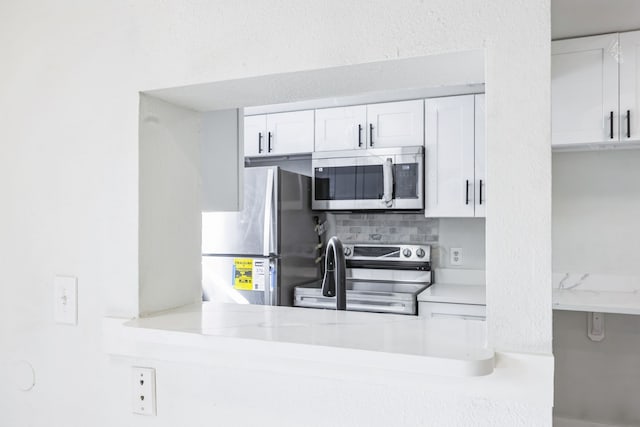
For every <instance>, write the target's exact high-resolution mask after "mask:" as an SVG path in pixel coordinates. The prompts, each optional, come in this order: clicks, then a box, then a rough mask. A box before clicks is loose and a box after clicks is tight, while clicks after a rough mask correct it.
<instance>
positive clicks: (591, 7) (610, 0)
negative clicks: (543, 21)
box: [551, 0, 640, 40]
mask: <svg viewBox="0 0 640 427" xmlns="http://www.w3.org/2000/svg"><path fill="white" fill-rule="evenodd" d="M629 30H640V0H551V37H552V39H553V40H557V39H566V38H570V37H579V36H588V35H594V34H603V33H615V32H618V31H629Z"/></svg>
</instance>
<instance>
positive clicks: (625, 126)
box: [620, 31, 640, 140]
mask: <svg viewBox="0 0 640 427" xmlns="http://www.w3.org/2000/svg"><path fill="white" fill-rule="evenodd" d="M620 52H621V55H623V56H622V57H621V58H622V61H621V62H620V139H621V140H625V139H629V140H640V31H631V32H628V33H620Z"/></svg>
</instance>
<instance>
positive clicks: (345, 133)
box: [315, 105, 367, 151]
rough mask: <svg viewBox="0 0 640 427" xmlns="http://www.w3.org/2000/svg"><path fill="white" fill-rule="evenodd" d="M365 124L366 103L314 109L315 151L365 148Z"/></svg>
mask: <svg viewBox="0 0 640 427" xmlns="http://www.w3.org/2000/svg"><path fill="white" fill-rule="evenodd" d="M366 126H367V107H366V105H355V106H352V107H337V108H323V109H320V110H316V139H315V151H334V150H356V149H358V148H366V146H367V145H366V144H367V141H366V139H367V136H366Z"/></svg>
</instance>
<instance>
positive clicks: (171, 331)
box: [105, 302, 494, 376]
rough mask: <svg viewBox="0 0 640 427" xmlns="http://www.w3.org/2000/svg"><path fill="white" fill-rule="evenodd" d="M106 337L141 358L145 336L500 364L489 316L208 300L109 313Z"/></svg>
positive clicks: (451, 369)
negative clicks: (138, 313) (123, 316)
mask: <svg viewBox="0 0 640 427" xmlns="http://www.w3.org/2000/svg"><path fill="white" fill-rule="evenodd" d="M105 340H106V346H107V351H108V352H109V353H111V354H120V355H130V356H138V357H147V356H148V355H150V354H153V352H152V351H151V349H149V352H148V353H149V354H147V355H145V354H141V353H142V351H141V350H140V349H141V346H142V347H144V344H145V342H146V343H147V344H149V345H157V344H167V343H170V342H173V343H175V344H176V345H180V346H192V347H198V348H200V349H204V350H210V351H213V353H211V354H215V356H216V357H220V355H221V354H222V352H224V353H225V354H227V355H231V357H234V356H233V354H234V353H237V354H244V355H246V354H247V353H251V354H260V357H261V358H262V357H267V358H268V357H285V358H292V359H296V360H300V359H303V360H306V361H309V362H319V363H325V362H327V361H331V363H340V364H341V365H345V364H346V365H349V364H354V365H357V366H359V367H362V366H369V367H371V368H380V369H393V370H400V371H403V372H405V373H407V372H411V373H412V374H425V375H452V376H477V375H486V374H489V373H491V372H493V368H494V352H493V350H490V349H488V348H487V347H486V324H485V322H480V321H469V320H460V319H423V318H420V317H416V316H403V315H390V314H377V313H361V312H347V311H335V310H316V309H306V308H294V307H270V306H258V305H239V304H218V303H210V302H205V303H202V304H195V305H191V306H186V307H182V308H178V309H175V310H171V311H167V312H162V313H159V314H157V315H154V316H152V317H146V318H140V319H135V320H131V321H127V322H125V323H122V321H120V322H118V321H117V320H116V319H106V323H105ZM127 343H128V344H127ZM207 357H210V356H207ZM235 357H237V355H236V356H235Z"/></svg>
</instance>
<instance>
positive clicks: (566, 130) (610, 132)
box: [551, 31, 640, 146]
mask: <svg viewBox="0 0 640 427" xmlns="http://www.w3.org/2000/svg"><path fill="white" fill-rule="evenodd" d="M552 50H553V56H552V62H551V64H552V71H551V77H552V84H551V107H552V144H553V145H555V146H558V145H561V146H568V145H571V144H585V143H605V144H606V143H612V142H624V141H629V140H636V141H637V140H639V139H640V66H639V65H638V64H639V61H640V31H633V32H628V33H619V34H618V33H615V34H606V35H602V36H593V37H583V38H578V39H571V40H561V41H556V42H553V48H552Z"/></svg>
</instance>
